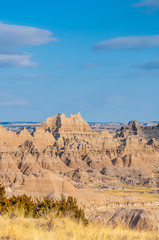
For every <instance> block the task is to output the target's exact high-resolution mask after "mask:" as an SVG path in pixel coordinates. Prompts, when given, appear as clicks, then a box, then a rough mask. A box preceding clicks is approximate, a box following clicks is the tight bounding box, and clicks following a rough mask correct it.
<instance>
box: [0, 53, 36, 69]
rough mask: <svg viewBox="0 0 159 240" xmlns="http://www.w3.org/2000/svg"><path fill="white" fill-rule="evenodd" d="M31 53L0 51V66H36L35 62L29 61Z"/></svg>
mask: <svg viewBox="0 0 159 240" xmlns="http://www.w3.org/2000/svg"><path fill="white" fill-rule="evenodd" d="M31 57H32V54H29V53H22V54H4V53H3V54H1V53H0V67H37V66H38V64H37V63H36V62H31V61H30V58H31Z"/></svg>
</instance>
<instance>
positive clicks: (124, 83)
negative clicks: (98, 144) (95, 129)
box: [0, 0, 159, 122]
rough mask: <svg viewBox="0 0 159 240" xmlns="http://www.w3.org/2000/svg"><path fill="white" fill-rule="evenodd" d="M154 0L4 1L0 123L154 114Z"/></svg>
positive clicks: (157, 34)
mask: <svg viewBox="0 0 159 240" xmlns="http://www.w3.org/2000/svg"><path fill="white" fill-rule="evenodd" d="M158 22H159V0H143V1H142V0H122V1H120V0H112V1H106V0H98V1H97V0H91V1H90V0H87V1H84V0H81V1H73V0H72V1H71V0H67V1H66V0H65V1H64V0H61V1H55V0H50V1H49V0H45V1H40V0H39V1H36V0H34V1H31V0H27V1H25V0H24V1H19V0H15V1H12V0H5V1H2V2H1V7H0V112H1V115H0V121H44V120H45V119H46V118H47V117H49V116H53V115H55V114H57V113H60V112H63V113H65V114H66V115H67V116H68V115H70V114H71V113H77V112H81V115H82V117H83V118H84V119H85V120H87V121H105V122H107V121H129V120H134V119H136V120H138V121H151V120H158V119H159V109H158V103H159V94H158V92H159V28H158Z"/></svg>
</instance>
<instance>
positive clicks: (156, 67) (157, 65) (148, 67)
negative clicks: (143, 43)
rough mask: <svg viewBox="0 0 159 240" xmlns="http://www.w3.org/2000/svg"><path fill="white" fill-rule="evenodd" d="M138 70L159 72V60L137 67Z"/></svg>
mask: <svg viewBox="0 0 159 240" xmlns="http://www.w3.org/2000/svg"><path fill="white" fill-rule="evenodd" d="M135 67H137V68H141V69H145V70H159V59H158V60H155V61H151V62H147V63H143V64H138V65H135Z"/></svg>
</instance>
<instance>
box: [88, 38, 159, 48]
mask: <svg viewBox="0 0 159 240" xmlns="http://www.w3.org/2000/svg"><path fill="white" fill-rule="evenodd" d="M149 47H159V35H154V36H132V37H117V38H113V39H110V40H106V41H104V42H100V43H97V44H96V45H95V46H94V47H93V48H94V49H95V50H101V51H104V50H111V49H138V48H149Z"/></svg>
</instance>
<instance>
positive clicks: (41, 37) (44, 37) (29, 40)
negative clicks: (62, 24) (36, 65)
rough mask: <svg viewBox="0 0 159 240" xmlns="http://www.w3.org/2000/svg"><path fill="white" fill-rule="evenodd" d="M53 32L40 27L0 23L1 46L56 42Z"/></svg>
mask: <svg viewBox="0 0 159 240" xmlns="http://www.w3.org/2000/svg"><path fill="white" fill-rule="evenodd" d="M55 41H57V38H54V37H52V32H50V31H48V30H43V29H40V28H34V27H27V26H17V25H8V24H3V23H0V46H1V48H2V47H3V48H4V47H14V46H33V45H43V44H47V43H49V42H55Z"/></svg>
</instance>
